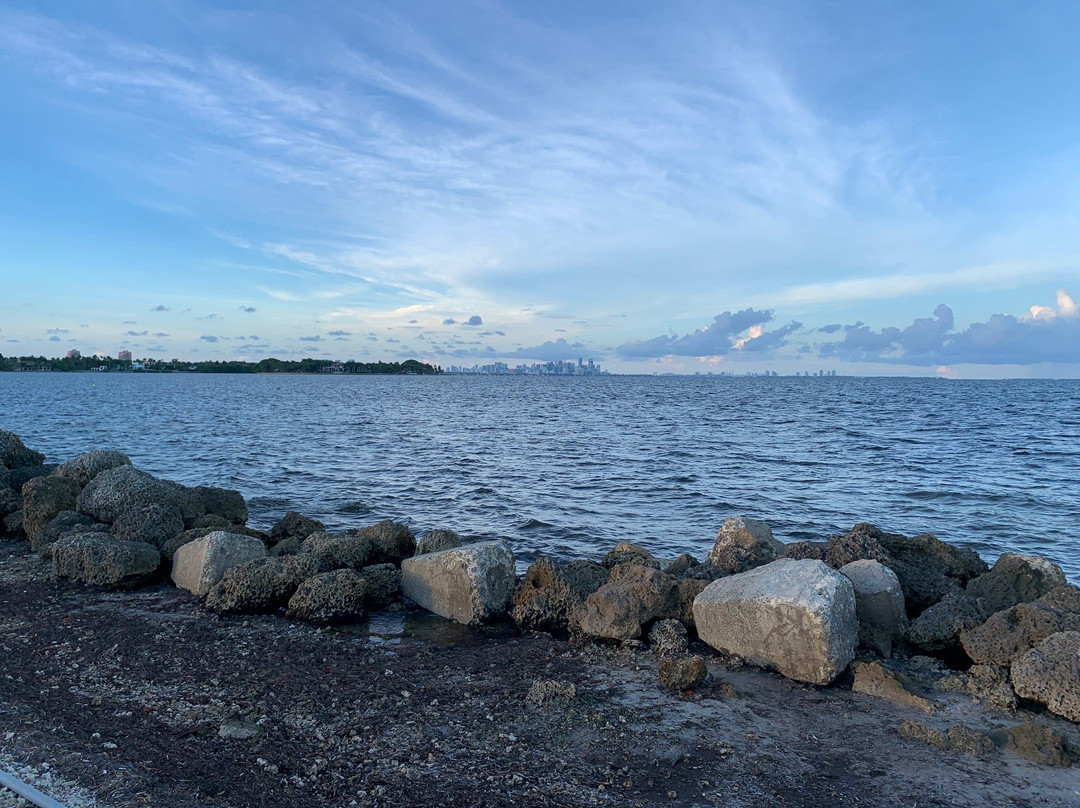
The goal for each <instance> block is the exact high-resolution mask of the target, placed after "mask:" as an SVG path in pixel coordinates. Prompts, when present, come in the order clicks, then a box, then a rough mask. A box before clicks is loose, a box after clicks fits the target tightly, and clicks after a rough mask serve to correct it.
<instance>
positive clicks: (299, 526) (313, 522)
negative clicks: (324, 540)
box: [270, 511, 326, 543]
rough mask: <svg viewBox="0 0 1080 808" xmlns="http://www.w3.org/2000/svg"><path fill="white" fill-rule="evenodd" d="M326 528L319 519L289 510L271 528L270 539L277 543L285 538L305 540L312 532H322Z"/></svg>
mask: <svg viewBox="0 0 1080 808" xmlns="http://www.w3.org/2000/svg"><path fill="white" fill-rule="evenodd" d="M325 530H326V525H324V524H323V523H322V522H320V521H319V520H318V519H311V518H309V517H307V516H304V515H303V514H300V513H297V512H296V511H289V512H287V513H286V514H285V515H284V516H283V517H281V519H279V520H278V521H277V523H276V524H275V525H274V526H273V527H272V528H270V540H271V541H272V542H275V543H276V542H279V541H284V540H285V539H299V540H300V541H303V540H304V539H306V538H307V537H308V536H310V535H311V534H312V533H320V532H323V531H325Z"/></svg>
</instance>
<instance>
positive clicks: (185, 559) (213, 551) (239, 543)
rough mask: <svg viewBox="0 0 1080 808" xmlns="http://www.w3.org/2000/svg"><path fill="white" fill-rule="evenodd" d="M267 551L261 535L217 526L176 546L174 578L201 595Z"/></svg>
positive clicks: (173, 564) (173, 567) (195, 593)
mask: <svg viewBox="0 0 1080 808" xmlns="http://www.w3.org/2000/svg"><path fill="white" fill-rule="evenodd" d="M107 473H108V472H106V474H107ZM91 485H93V483H91ZM265 555H266V545H265V544H263V543H262V542H261V541H259V540H258V539H256V538H253V537H252V536H241V535H240V534H238V533H226V532H225V531H223V530H218V531H215V532H213V533H210V534H209V535H207V536H204V537H203V538H201V539H195V541H191V542H188V543H187V544H185V545H183V546H182V547H180V548H178V549H177V550H176V552H175V553H174V554H173V560H172V562H173V563H172V580H173V583H175V584H176V585H177V586H178V587H179V588H180V589H186V590H187V591H188V592H191V593H192V594H193V595H195V596H196V597H199V598H202V597H205V596H206V595H207V593H208V592H209V591H210V589H211V588H212V587H213V586H214V584H216V583H217V582H218V581H220V580H221V579H222V577H223V576H224V575H225V572H226V570H229V569H231V568H232V567H235V566H236V565H237V564H243V563H244V562H245V561H251V560H252V559H256V558H262V557H264V556H265Z"/></svg>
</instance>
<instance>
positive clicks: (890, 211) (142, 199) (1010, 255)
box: [0, 0, 1080, 378]
mask: <svg viewBox="0 0 1080 808" xmlns="http://www.w3.org/2000/svg"><path fill="white" fill-rule="evenodd" d="M1078 37H1080V4H1078V3H1075V2H1072V0H1058V1H1057V2H1038V0H1034V1H1029V2H1008V1H1007V0H1001V2H993V3H986V2H983V1H982V0H978V1H977V2H976V1H974V0H973V1H972V2H964V1H963V0H955V1H954V2H948V3H941V2H913V1H912V0H905V1H904V2H874V1H872V0H871V1H868V2H865V3H858V4H855V3H847V2H770V0H763V1H762V2H736V3H726V2H722V1H721V0H714V1H712V2H681V1H680V0H672V2H664V3H656V2H655V0H653V1H652V2H635V1H634V0H625V1H622V2H588V1H587V0H577V1H576V2H560V1H559V0H555V1H553V2H543V3H536V2H501V1H498V0H479V1H477V2H470V1H469V0H462V1H461V2H453V3H450V2H425V0H410V2H408V3H400V2H386V3H384V2H363V1H361V0H350V2H313V3H308V4H296V3H289V2H280V3H276V2H260V3H249V2H232V3H216V4H210V3H203V2H196V1H195V0H163V1H162V2H149V1H147V0H125V1H123V2H120V1H119V0H100V2H95V3H83V2H50V0H35V1H34V2H32V3H30V2H6V3H5V2H2V0H0V109H2V110H3V114H2V115H0V155H2V157H0V353H2V354H4V355H6V356H17V355H45V356H61V355H63V354H64V353H65V352H66V351H68V350H69V349H72V348H76V349H78V350H80V351H81V352H82V353H83V354H84V355H89V354H93V353H99V354H103V355H110V356H115V355H116V354H117V352H118V351H120V350H124V349H126V350H130V351H131V352H132V353H133V354H134V355H135V356H136V358H139V357H153V358H159V359H171V358H183V359H191V360H196V359H249V360H257V359H261V358H264V357H268V356H275V357H278V358H282V359H288V358H300V357H303V356H313V357H318V358H332V359H342V360H345V359H356V360H359V361H376V360H385V361H394V360H404V359H410V358H414V359H420V360H422V361H429V362H433V363H436V364H440V365H443V366H444V367H447V366H450V365H464V366H471V365H473V364H481V365H482V364H487V363H491V362H506V363H508V364H510V365H517V364H531V363H533V362H546V361H552V360H559V359H563V360H573V361H576V360H577V359H578V358H579V357H580V358H586V359H588V358H592V359H594V360H595V361H597V362H599V363H601V365H602V366H603V367H605V368H606V369H608V370H611V371H612V372H620V373H694V372H732V373H737V374H742V373H760V372H763V371H775V372H778V373H781V374H787V373H794V372H804V371H810V372H814V373H816V372H817V371H818V370H826V371H828V370H835V371H836V372H837V373H839V374H863V375H927V376H932V375H941V376H947V377H957V378H968V377H990V378H993V377H1047V376H1051V377H1080V309H1078V306H1077V302H1076V301H1077V300H1080V49H1078V48H1077V47H1076V41H1077V39H1078Z"/></svg>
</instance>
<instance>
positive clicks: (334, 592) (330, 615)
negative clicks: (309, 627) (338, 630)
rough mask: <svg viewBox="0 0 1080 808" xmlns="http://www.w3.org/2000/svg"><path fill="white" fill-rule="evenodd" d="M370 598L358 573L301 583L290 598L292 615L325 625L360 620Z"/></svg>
mask: <svg viewBox="0 0 1080 808" xmlns="http://www.w3.org/2000/svg"><path fill="white" fill-rule="evenodd" d="M366 596H367V583H366V582H365V581H364V579H363V577H362V576H361V575H360V573H358V572H357V571H356V570H353V569H340V570H331V571H330V572H322V573H319V574H318V575H315V576H314V577H311V578H308V579H307V580H306V581H304V582H303V583H302V584H300V586H299V587H298V588H297V590H296V593H295V594H294V595H293V596H292V597H291V598H289V610H288V616H289V617H291V618H294V619H297V620H304V621H307V622H308V623H316V624H318V625H323V626H325V625H331V624H333V623H344V622H349V621H352V620H359V619H360V618H361V617H363V616H364V599H365V597H366Z"/></svg>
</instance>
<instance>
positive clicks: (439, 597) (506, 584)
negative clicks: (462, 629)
mask: <svg viewBox="0 0 1080 808" xmlns="http://www.w3.org/2000/svg"><path fill="white" fill-rule="evenodd" d="M516 582H517V576H516V573H515V569H514V553H513V551H512V550H511V549H510V546H509V545H508V544H507V543H506V542H504V541H485V542H478V543H476V544H469V545H466V546H464V547H456V548H453V549H450V550H442V551H440V552H436V553H426V554H425V555H420V556H413V557H412V558H406V559H405V560H404V561H402V562H401V591H402V592H403V593H404V595H405V597H407V598H409V599H410V600H412V601H414V602H415V603H416V604H417V605H419V606H422V607H423V608H425V609H427V610H428V611H431V612H434V613H435V614H437V615H440V616H441V617H446V618H448V619H450V620H456V621H457V622H459V623H466V624H469V623H479V622H482V621H484V620H487V619H489V618H492V617H495V616H496V615H499V614H502V613H503V612H505V611H506V608H507V606H508V604H509V603H510V596H511V595H512V594H513V591H514V585H515V583H516Z"/></svg>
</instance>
